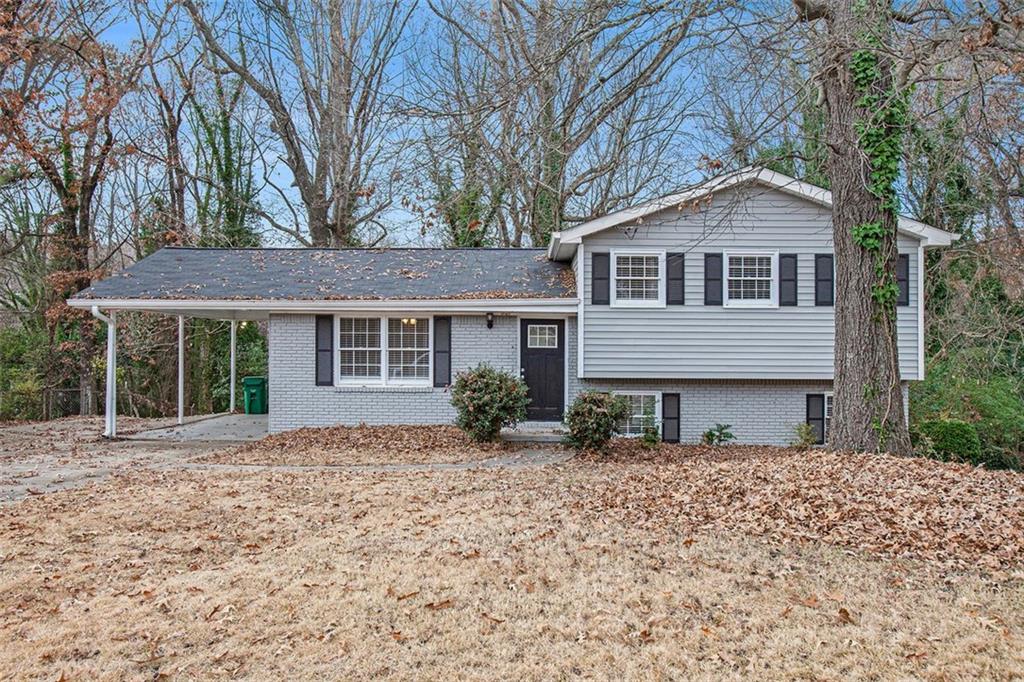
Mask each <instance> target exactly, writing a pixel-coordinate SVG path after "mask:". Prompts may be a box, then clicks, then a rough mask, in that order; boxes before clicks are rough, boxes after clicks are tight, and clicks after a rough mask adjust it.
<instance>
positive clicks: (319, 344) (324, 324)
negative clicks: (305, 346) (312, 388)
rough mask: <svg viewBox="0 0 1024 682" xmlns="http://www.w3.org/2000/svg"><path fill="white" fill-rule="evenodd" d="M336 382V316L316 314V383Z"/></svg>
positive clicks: (328, 383)
mask: <svg viewBox="0 0 1024 682" xmlns="http://www.w3.org/2000/svg"><path fill="white" fill-rule="evenodd" d="M333 384H334V316H333V315H317V316H316V385H317V386H332V385H333Z"/></svg>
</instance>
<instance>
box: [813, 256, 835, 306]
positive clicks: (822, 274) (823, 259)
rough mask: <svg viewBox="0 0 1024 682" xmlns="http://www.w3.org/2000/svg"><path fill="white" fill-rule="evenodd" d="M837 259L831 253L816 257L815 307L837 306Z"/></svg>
mask: <svg viewBox="0 0 1024 682" xmlns="http://www.w3.org/2000/svg"><path fill="white" fill-rule="evenodd" d="M834 268H835V259H834V257H833V256H832V254H831V253H819V254H816V255H815V256H814V305H823V306H831V305H835V270H834Z"/></svg>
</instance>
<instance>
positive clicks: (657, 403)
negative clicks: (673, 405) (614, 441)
mask: <svg viewBox="0 0 1024 682" xmlns="http://www.w3.org/2000/svg"><path fill="white" fill-rule="evenodd" d="M612 395H616V396H630V395H653V396H654V425H655V426H656V427H657V429H658V435H659V436H661V391H627V390H623V391H612ZM642 435H643V434H640V433H633V434H625V433H620V434H619V437H620V438H640V437H641V436H642Z"/></svg>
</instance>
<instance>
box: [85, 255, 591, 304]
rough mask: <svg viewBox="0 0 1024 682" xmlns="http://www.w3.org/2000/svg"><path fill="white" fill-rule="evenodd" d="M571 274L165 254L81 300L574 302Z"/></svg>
mask: <svg viewBox="0 0 1024 682" xmlns="http://www.w3.org/2000/svg"><path fill="white" fill-rule="evenodd" d="M575 296H576V290H575V280H574V277H573V272H572V268H571V267H570V266H569V265H568V264H566V263H556V262H553V261H551V260H549V259H548V258H547V256H546V253H545V251H544V250H543V249H488V248H485V249H307V248H270V249H217V248H191V247H167V248H163V249H160V250H159V251H157V252H156V253H154V254H152V255H150V256H148V257H146V258H143V259H142V260H140V261H139V262H137V263H135V264H134V265H132V266H130V267H128V268H126V269H125V270H123V271H122V272H119V273H117V274H114V275H111V276H110V277H108V278H107V279H104V280H102V281H100V282H97V283H96V284H94V285H93V286H91V287H89V288H88V289H85V290H84V291H82V292H80V293H78V294H77V295H76V296H75V297H74V298H72V299H70V301H69V303H71V304H72V305H75V306H76V307H86V306H87V305H99V306H101V307H102V306H103V305H104V304H105V303H109V302H111V301H115V300H116V301H125V300H132V301H168V302H170V301H190V302H195V301H239V302H241V301H261V302H266V301H393V300H398V301H402V300H410V301H414V300H480V299H485V300H495V299H547V300H550V299H573V298H575Z"/></svg>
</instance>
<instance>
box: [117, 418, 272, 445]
mask: <svg viewBox="0 0 1024 682" xmlns="http://www.w3.org/2000/svg"><path fill="white" fill-rule="evenodd" d="M266 435H267V415H265V414H214V415H209V416H204V417H201V418H198V419H193V420H190V421H188V422H186V423H184V424H181V425H180V426H179V425H174V426H167V427H164V428H160V429H150V430H148V431H140V432H138V433H133V434H131V435H129V436H127V438H128V439H129V440H154V441H171V442H176V443H183V442H211V441H215V442H227V443H243V442H248V441H253V440H259V439H260V438H263V437H264V436H266Z"/></svg>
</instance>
